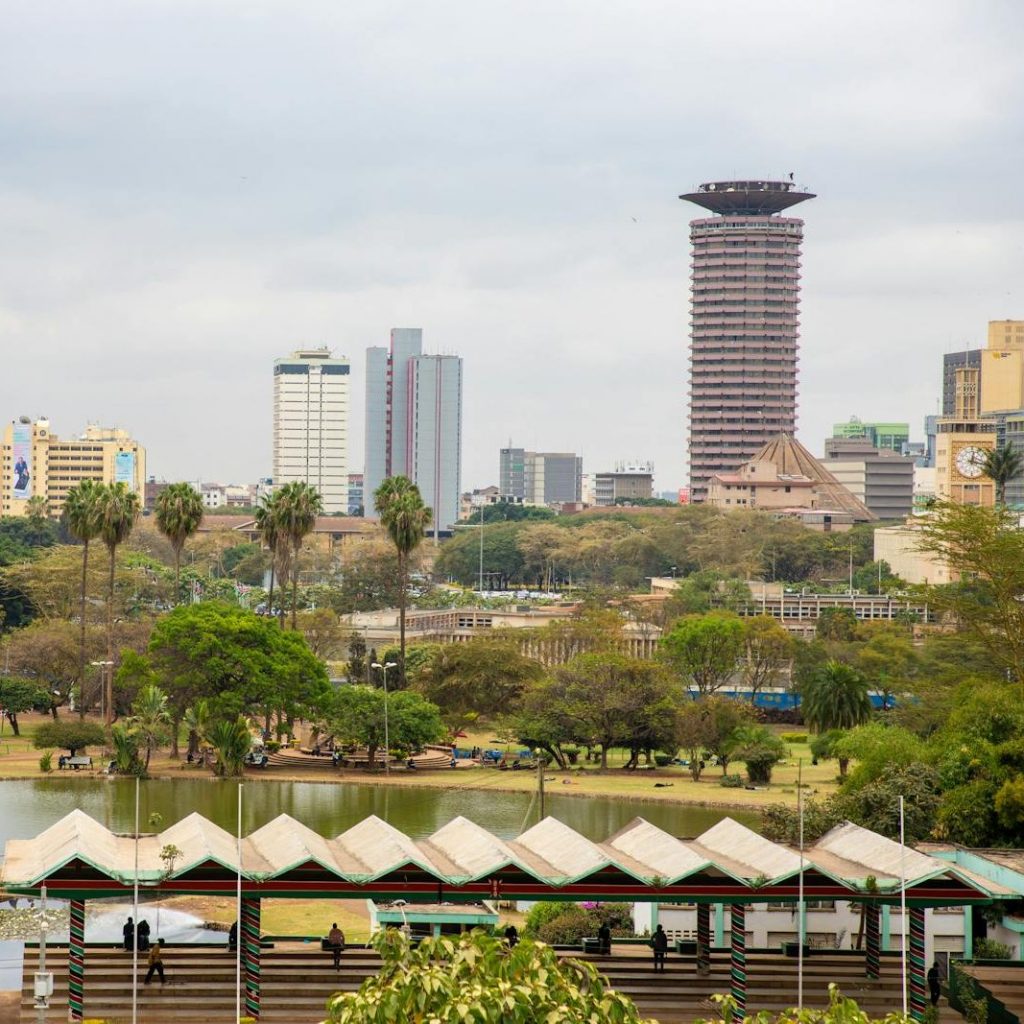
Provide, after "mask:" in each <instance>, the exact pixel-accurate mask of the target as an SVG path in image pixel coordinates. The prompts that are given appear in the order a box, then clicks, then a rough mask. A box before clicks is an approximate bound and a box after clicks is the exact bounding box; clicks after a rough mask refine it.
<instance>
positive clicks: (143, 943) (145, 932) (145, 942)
mask: <svg viewBox="0 0 1024 1024" xmlns="http://www.w3.org/2000/svg"><path fill="white" fill-rule="evenodd" d="M136 934H137V935H138V938H139V952H140V953H145V952H146V950H147V949H149V922H148V921H147V920H146V919H145V918H143V919H142V920H141V921H140V922H139V927H138V929H137V930H136Z"/></svg>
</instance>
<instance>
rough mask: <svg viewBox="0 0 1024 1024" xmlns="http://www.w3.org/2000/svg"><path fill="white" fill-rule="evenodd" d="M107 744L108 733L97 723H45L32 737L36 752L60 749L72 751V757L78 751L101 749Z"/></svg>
mask: <svg viewBox="0 0 1024 1024" xmlns="http://www.w3.org/2000/svg"><path fill="white" fill-rule="evenodd" d="M106 742H107V736H106V733H105V732H104V731H103V728H102V726H99V725H97V724H96V723H95V722H74V721H72V722H44V723H43V724H42V725H41V726H39V728H38V729H36V732H35V735H34V736H33V737H32V746H34V747H35V748H36V750H46V749H47V748H49V747H59V748H60V749H62V750H68V751H70V752H71V756H72V757H74V756H75V751H77V750H84V749H85V748H86V747H101V746H103V744H104V743H106Z"/></svg>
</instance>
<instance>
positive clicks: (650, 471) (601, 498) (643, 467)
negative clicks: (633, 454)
mask: <svg viewBox="0 0 1024 1024" xmlns="http://www.w3.org/2000/svg"><path fill="white" fill-rule="evenodd" d="M653 497H654V463H652V462H618V463H616V464H615V468H614V469H613V470H612V471H611V472H608V473H596V474H595V475H594V504H595V505H605V506H608V505H614V504H616V503H617V502H619V501H620V500H621V501H624V502H625V503H626V504H629V503H630V502H631V501H636V500H638V499H639V500H643V499H644V498H653Z"/></svg>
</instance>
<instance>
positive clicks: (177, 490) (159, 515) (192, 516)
mask: <svg viewBox="0 0 1024 1024" xmlns="http://www.w3.org/2000/svg"><path fill="white" fill-rule="evenodd" d="M154 513H155V515H156V528H157V529H158V530H159V531H160V532H161V533H162V534H163V535H164V536H165V537H166V538H167V539H168V540H169V541H170V542H171V547H172V548H173V549H174V603H175V604H177V603H178V601H179V599H180V598H181V552H182V550H183V549H184V547H185V541H187V540H188V539H189V537H191V536H192V535H193V534H194V533H195V532H196V530H198V529H199V524H200V523H201V522H202V521H203V499H202V497H201V496H200V494H199V492H198V491H197V490H196V489H195V488H194V487H193V486H192V485H191V484H185V483H181V484H171V485H170V486H169V487H165V488H164V489H163V490H162V491H161V492H160V493H159V494H158V495H157V499H156V504H155V506H154Z"/></svg>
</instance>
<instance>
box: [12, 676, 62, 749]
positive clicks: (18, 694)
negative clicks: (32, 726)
mask: <svg viewBox="0 0 1024 1024" xmlns="http://www.w3.org/2000/svg"><path fill="white" fill-rule="evenodd" d="M0 708H3V710H4V711H6V712H7V720H8V721H9V722H10V723H11V732H13V733H14V735H15V736H20V735H21V731H20V730H19V728H18V715H20V714H21V713H22V712H23V711H48V710H49V709H50V697H49V695H48V694H47V692H46V691H45V690H44V689H43V688H42V687H41V686H38V685H37V684H36V683H34V682H33V681H32V680H31V679H18V678H17V677H15V676H0Z"/></svg>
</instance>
